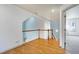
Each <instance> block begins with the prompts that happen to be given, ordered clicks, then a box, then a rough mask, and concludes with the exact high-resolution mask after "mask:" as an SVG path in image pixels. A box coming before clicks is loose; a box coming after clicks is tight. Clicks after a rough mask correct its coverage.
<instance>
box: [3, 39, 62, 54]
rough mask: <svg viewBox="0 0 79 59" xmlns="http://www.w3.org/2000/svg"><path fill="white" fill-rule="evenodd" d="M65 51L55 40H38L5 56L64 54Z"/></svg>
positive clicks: (8, 52)
mask: <svg viewBox="0 0 79 59" xmlns="http://www.w3.org/2000/svg"><path fill="white" fill-rule="evenodd" d="M63 53H64V49H63V48H60V46H59V42H58V41H56V40H55V39H49V40H45V39H36V40H33V41H30V42H28V43H25V44H23V45H21V46H19V47H17V48H14V49H12V50H9V51H7V52H5V53H4V54H63Z"/></svg>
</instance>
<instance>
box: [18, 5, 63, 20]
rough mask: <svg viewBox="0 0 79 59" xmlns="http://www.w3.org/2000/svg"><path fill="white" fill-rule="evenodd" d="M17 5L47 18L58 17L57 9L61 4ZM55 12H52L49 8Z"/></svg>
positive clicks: (58, 9)
mask: <svg viewBox="0 0 79 59" xmlns="http://www.w3.org/2000/svg"><path fill="white" fill-rule="evenodd" d="M17 6H19V7H21V8H23V9H26V10H27V11H30V12H32V13H37V14H39V15H41V16H43V17H45V18H47V19H55V20H57V19H59V11H60V7H61V6H62V4H18V5H17ZM52 9H54V10H55V12H54V13H52V12H51V10H52Z"/></svg>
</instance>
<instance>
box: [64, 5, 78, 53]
mask: <svg viewBox="0 0 79 59" xmlns="http://www.w3.org/2000/svg"><path fill="white" fill-rule="evenodd" d="M65 21H66V31H65V34H66V35H65V42H66V43H64V44H65V49H66V53H71V54H79V5H76V6H74V7H72V8H69V9H67V10H66V11H65Z"/></svg>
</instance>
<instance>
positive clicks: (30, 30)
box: [22, 29, 55, 40]
mask: <svg viewBox="0 0 79 59" xmlns="http://www.w3.org/2000/svg"><path fill="white" fill-rule="evenodd" d="M32 31H38V38H39V39H40V31H47V32H48V40H49V31H51V37H52V39H55V37H54V35H53V29H35V30H23V31H22V32H32Z"/></svg>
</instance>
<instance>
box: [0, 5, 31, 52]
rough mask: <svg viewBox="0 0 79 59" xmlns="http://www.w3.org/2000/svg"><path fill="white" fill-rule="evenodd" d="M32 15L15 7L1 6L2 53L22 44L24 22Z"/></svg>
mask: <svg viewBox="0 0 79 59" xmlns="http://www.w3.org/2000/svg"><path fill="white" fill-rule="evenodd" d="M30 15H31V13H29V12H26V11H25V10H22V9H20V8H18V7H16V6H15V5H0V52H3V51H5V50H8V49H10V48H13V47H15V46H17V45H20V44H22V40H23V37H22V22H23V21H24V20H25V19H27V18H28V17H29V16H30Z"/></svg>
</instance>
